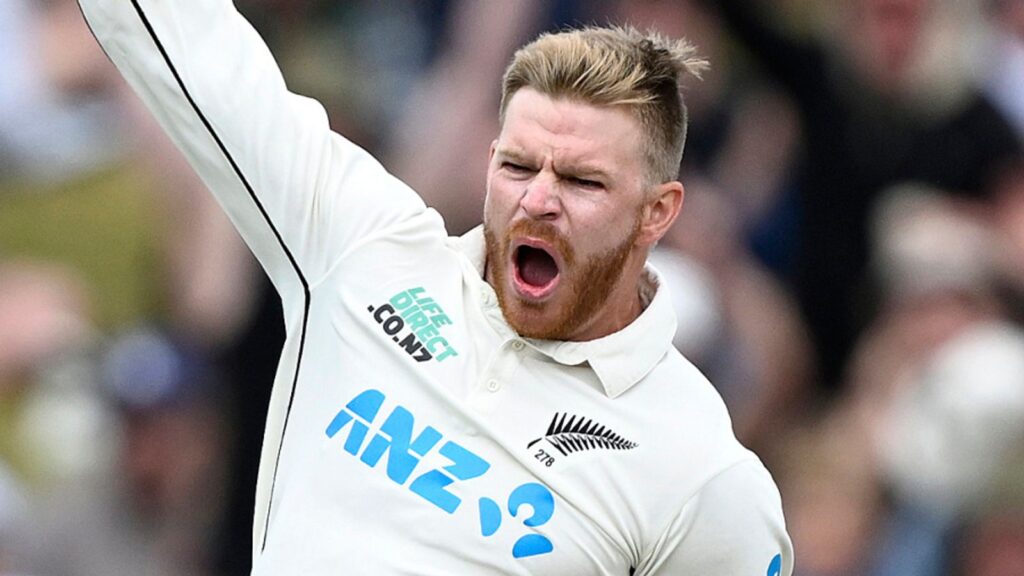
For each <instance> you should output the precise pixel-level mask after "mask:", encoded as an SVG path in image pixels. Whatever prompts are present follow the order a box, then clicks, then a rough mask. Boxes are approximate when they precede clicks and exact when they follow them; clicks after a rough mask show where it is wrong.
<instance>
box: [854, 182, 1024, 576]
mask: <svg viewBox="0 0 1024 576" xmlns="http://www.w3.org/2000/svg"><path fill="white" fill-rule="evenodd" d="M984 214H985V212H984V210H982V209H981V208H980V206H977V205H974V204H964V203H963V201H962V200H961V201H955V200H952V199H950V198H948V197H946V196H938V195H935V193H933V192H923V191H921V190H919V189H917V188H905V187H904V188H900V189H897V190H895V191H894V192H893V193H892V195H891V196H887V197H886V199H885V201H884V202H883V203H882V204H881V205H880V210H879V218H878V219H877V227H876V231H875V234H874V237H875V241H876V249H875V258H874V260H873V262H874V264H875V266H876V268H875V269H876V270H877V271H878V273H879V276H880V279H881V284H882V286H883V287H884V293H885V295H886V297H885V299H884V301H883V308H882V313H881V314H880V315H879V317H878V318H877V319H876V320H875V321H874V323H873V325H872V327H871V328H870V329H869V330H868V331H866V332H865V335H864V338H863V340H862V342H861V343H860V344H859V346H858V348H857V353H856V354H855V355H854V357H853V363H852V365H851V370H850V372H849V378H850V380H849V383H848V388H849V392H850V395H849V396H848V397H847V398H846V400H845V403H844V405H843V406H842V413H843V414H844V416H843V417H844V418H847V419H848V422H849V424H850V427H849V429H848V431H849V436H848V438H847V442H848V444H847V445H846V447H847V449H849V448H850V447H855V446H858V445H859V449H860V450H862V451H864V452H866V453H868V454H869V460H868V462H869V465H870V468H871V469H872V470H874V474H875V475H876V481H877V482H878V483H880V484H881V485H883V486H885V487H886V488H887V489H888V490H889V492H890V493H891V495H892V497H893V499H892V505H891V508H890V510H889V511H888V517H887V519H886V521H885V523H884V524H882V525H881V527H880V530H879V533H880V538H881V542H884V543H885V545H884V546H880V547H879V548H878V550H877V565H876V566H875V568H874V572H872V573H873V574H878V575H880V576H887V575H897V574H899V575H901V576H917V575H920V576H928V575H932V574H943V573H944V572H943V570H945V566H948V565H950V563H951V562H952V558H951V556H950V555H949V553H948V552H947V550H948V549H949V548H950V546H949V545H948V542H949V539H950V538H952V537H954V536H955V534H954V529H955V528H956V527H957V526H958V525H959V524H961V523H962V522H964V521H965V519H967V518H969V517H971V516H972V515H973V514H974V512H973V511H974V510H977V509H978V507H979V506H981V505H982V504H983V502H984V501H985V497H986V494H987V493H988V491H989V489H990V488H991V486H992V485H993V483H994V481H995V479H996V478H997V477H998V476H999V474H1000V473H1001V470H1002V468H1003V466H1004V465H1005V462H1006V461H1007V458H1008V457H1009V456H1010V455H1012V454H1013V453H1014V452H1015V451H1016V450H1017V449H1018V447H1019V446H1021V445H1022V443H1024V330H1022V329H1021V328H1020V327H1019V326H1018V325H1015V324H1013V323H1012V322H1010V321H1008V319H1007V317H1006V311H1005V308H1004V307H1003V306H1002V302H1001V301H1000V300H999V298H998V295H997V292H996V291H995V290H994V287H995V286H996V280H997V278H996V274H997V272H998V268H997V266H996V244H995V242H994V237H993V235H992V234H991V225H990V224H989V223H988V222H987V221H986V220H984V219H983V217H984Z"/></svg>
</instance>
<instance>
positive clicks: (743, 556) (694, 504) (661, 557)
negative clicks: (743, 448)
mask: <svg viewBox="0 0 1024 576" xmlns="http://www.w3.org/2000/svg"><path fill="white" fill-rule="evenodd" d="M792 572H793V545H792V544H791V543H790V540H789V536H788V535H787V534H786V526H785V520H784V519H783V516H782V501H781V499H780V498H779V491H778V489H777V488H776V487H775V482H774V481H773V480H772V477H771V475H770V474H769V473H768V471H767V470H766V469H765V468H764V466H763V465H762V464H761V463H760V462H759V461H758V460H756V459H750V460H745V461H743V462H741V463H739V464H735V465H733V466H732V467H730V468H727V469H726V470H724V471H723V472H721V473H720V474H718V475H717V476H715V477H714V478H712V479H711V480H710V481H709V482H708V483H707V484H705V485H704V487H703V488H702V489H701V490H700V491H699V492H698V493H697V494H695V495H694V496H693V497H692V498H691V499H690V500H689V502H687V503H686V505H685V506H684V507H683V509H682V511H681V512H680V513H679V515H678V516H677V517H676V518H675V519H674V520H673V521H672V523H671V525H670V526H669V527H668V530H667V531H666V532H665V534H664V535H663V536H662V538H661V540H660V541H659V542H658V544H657V546H656V547H655V550H654V551H653V553H652V554H651V555H650V556H649V557H648V558H647V559H646V560H645V561H644V562H643V563H642V564H641V566H639V567H638V569H637V571H636V574H637V576H640V575H643V576H654V575H657V576H669V575H671V576H677V575H687V574H694V575H696V574H714V575H715V576H790V575H791V574H792Z"/></svg>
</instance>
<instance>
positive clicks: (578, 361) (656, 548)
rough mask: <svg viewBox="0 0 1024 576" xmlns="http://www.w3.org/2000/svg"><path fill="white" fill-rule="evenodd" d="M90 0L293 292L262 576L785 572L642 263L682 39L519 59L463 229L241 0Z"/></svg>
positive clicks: (580, 34)
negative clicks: (477, 214)
mask: <svg viewBox="0 0 1024 576" xmlns="http://www.w3.org/2000/svg"><path fill="white" fill-rule="evenodd" d="M80 4H81V6H82V9H83V12H84V14H85V17H86V20H87V21H88V23H89V25H90V26H91V28H92V30H93V31H94V33H95V34H96V36H97V38H98V39H99V41H100V43H101V44H102V45H103V47H104V48H105V50H106V52H107V54H108V55H109V56H110V58H111V59H112V60H113V62H114V63H115V64H116V65H117V67H118V68H119V69H120V71H121V73H122V74H123V75H124V76H125V78H127V80H128V82H129V83H130V84H131V85H132V87H133V88H134V89H135V90H136V91H137V92H138V94H139V95H140V96H141V97H142V99H143V100H144V101H145V102H146V104H147V105H148V106H149V108H150V109H151V110H152V111H153V113H154V114H155V115H156V117H157V119H158V120H159V121H160V123H161V125H162V126H163V127H164V128H165V129H166V130H167V132H168V133H169V134H170V135H171V138H172V139H173V140H174V141H175V143H176V144H177V145H178V146H179V147H180V148H181V149H182V150H183V151H184V153H185V154H186V155H187V156H188V158H189V160H190V162H191V163H192V165H193V166H194V167H195V169H196V170H197V171H198V172H199V174H200V175H201V176H202V178H203V179H204V181H205V182H206V184H207V186H208V187H209V188H210V190H211V191H212V192H213V193H214V194H215V195H216V196H217V198H218V199H219V201H220V202H221V204H222V205H223V206H224V209H225V210H226V211H227V213H228V214H229V215H230V217H231V219H232V221H233V222H234V223H235V225H236V226H237V227H238V230H239V231H240V233H241V234H242V236H243V237H244V239H245V241H246V242H247V243H248V245H249V246H250V247H251V249H252V251H253V252H254V253H255V254H256V256H257V258H259V260H260V262H261V264H262V265H263V267H264V268H265V269H266V271H267V273H268V274H269V275H270V278H271V280H272V281H273V283H274V284H275V286H276V288H277V290H278V291H279V293H280V295H281V298H282V300H283V303H284V313H285V322H286V324H287V333H288V338H287V342H286V343H285V346H284V350H283V352H282V355H281V360H280V365H279V367H278V372H277V378H276V381H275V384H274V391H273V397H272V400H271V405H270V410H269V415H268V421H267V427H266V434H265V437H264V445H263V455H262V463H261V469H260V479H259V482H258V486H257V511H256V517H255V523H254V549H253V555H254V556H253V565H254V568H253V574H257V575H273V576H280V575H285V574H302V575H328V574H330V575H337V574H373V575H391V574H437V575H463V574H550V575H570V574H578V575H617V576H626V575H628V574H637V575H653V574H681V575H693V576H705V575H727V576H733V575H734V576H740V575H744V576H778V575H789V574H790V573H791V571H792V564H793V560H792V548H791V545H790V541H789V538H788V536H787V534H786V531H785V525H784V521H783V516H782V510H781V504H780V499H779V493H778V490H777V488H776V486H775V484H774V482H773V480H772V478H771V476H770V475H769V473H768V472H767V471H766V470H765V468H764V467H763V465H762V464H761V462H760V460H758V458H757V457H756V456H755V455H754V454H752V453H751V452H749V451H748V450H746V449H745V448H744V447H742V446H741V445H740V444H739V443H738V442H737V441H736V439H735V437H734V435H733V433H732V428H731V424H730V421H729V417H728V414H727V413H726V410H725V407H724V405H723V403H722V401H721V399H720V397H719V396H718V394H717V393H716V392H715V390H714V389H713V388H712V386H711V385H710V384H709V383H708V382H707V381H706V380H705V378H704V377H703V376H702V375H701V374H700V373H699V372H698V371H697V370H696V369H695V368H694V367H693V366H692V365H691V364H690V363H689V362H688V361H687V360H685V359H684V358H683V357H682V356H681V355H680V354H679V353H677V352H676V351H675V349H673V347H672V344H671V342H672V336H673V334H674V332H675V319H674V317H673V314H672V309H671V306H670V304H669V300H670V298H669V295H668V293H667V289H666V288H665V286H663V285H661V283H660V281H659V277H658V273H657V272H656V271H655V270H654V269H653V268H651V267H649V266H647V265H646V263H645V262H646V257H647V253H648V251H649V249H650V248H651V247H652V246H653V245H654V244H655V243H656V242H657V241H658V239H659V238H661V237H662V235H663V234H664V233H665V231H666V230H667V229H668V228H669V226H671V224H672V222H673V221H674V220H675V218H676V216H677V215H678V214H679V210H680V208H681V206H682V203H683V187H682V185H681V184H680V183H679V182H678V181H677V172H678V166H679V162H680V157H681V154H682V148H683V140H684V136H685V127H686V114H685V107H684V106H683V102H682V98H681V96H680V89H679V83H680V80H681V79H682V78H683V77H685V76H687V75H688V74H692V73H694V72H697V71H698V70H699V68H700V67H701V66H702V62H700V61H699V60H697V59H695V58H694V56H693V50H692V48H690V47H689V46H688V45H686V44H685V43H683V42H678V41H669V40H666V39H663V38H660V37H657V36H645V35H643V34H641V33H638V32H636V31H633V30H630V29H602V28H591V29H583V30H577V31H573V32H565V33H560V34H554V35H546V36H542V37H541V38H539V39H538V40H536V41H535V42H533V43H531V44H530V45H528V46H526V47H524V48H522V49H521V50H520V51H519V52H518V53H517V54H516V56H515V58H514V60H513V62H512V64H511V65H510V67H509V69H508V72H507V73H506V76H505V80H504V85H503V87H502V90H503V92H502V100H501V108H500V111H499V113H500V117H501V130H500V133H499V134H498V135H497V138H496V139H495V140H494V142H493V144H492V145H491V148H490V151H489V154H490V163H489V166H488V170H487V182H486V187H487V200H486V207H485V214H484V225H483V226H482V227H480V228H478V229H476V230H473V231H471V232H469V233H468V234H467V235H465V236H463V237H457V238H456V237H449V236H448V234H447V233H446V231H445V227H444V223H443V222H442V220H441V218H440V216H439V215H438V214H437V213H436V212H435V211H433V210H431V209H430V208H428V207H426V206H425V205H424V204H423V202H422V200H421V199H420V198H419V197H418V196H417V194H416V193H415V192H414V191H413V190H411V189H409V188H408V187H407V186H406V185H404V184H403V183H402V182H400V181H399V180H397V179H395V178H394V177H393V176H391V175H390V174H389V173H388V172H387V171H386V170H385V169H384V168H383V167H382V166H381V165H380V164H379V163H378V162H377V161H376V160H374V159H373V158H372V157H370V156H369V155H368V154H367V153H366V152H365V151H363V150H361V149H360V148H358V147H357V146H355V145H354V144H352V143H351V142H349V141H347V140H346V139H345V138H344V137H342V136H340V135H338V134H335V133H333V132H331V131H330V129H329V128H328V121H327V117H326V115H325V112H324V110H323V108H322V107H321V106H320V105H319V104H318V103H317V102H315V101H312V100H309V99H307V98H303V97H301V96H296V95H294V94H291V93H290V92H289V91H288V90H287V88H286V87H285V84H284V81H283V80H282V77H281V74H280V72H279V70H278V68H277V66H276V64H275V62H274V60H273V58H272V56H271V54H270V53H269V52H268V50H267V48H266V46H265V45H264V43H263V42H262V41H261V39H260V37H259V36H258V35H257V33H256V32H255V31H254V30H253V29H252V27H251V26H250V25H249V24H248V23H247V22H246V21H245V20H244V19H243V18H242V17H241V16H240V15H239V14H238V13H237V11H236V10H235V8H234V6H233V5H232V3H231V2H230V0H80ZM386 40H387V39H382V41H386ZM483 153H485V151H483V150H481V154H483Z"/></svg>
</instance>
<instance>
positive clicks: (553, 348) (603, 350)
mask: <svg viewBox="0 0 1024 576" xmlns="http://www.w3.org/2000/svg"><path fill="white" fill-rule="evenodd" d="M454 240H456V243H455V247H456V249H458V250H459V251H460V252H462V254H463V255H464V256H466V258H467V259H468V260H469V262H470V263H471V264H472V266H473V268H474V269H475V270H476V277H477V278H478V279H479V281H480V282H481V283H482V284H484V286H485V287H484V288H482V289H483V290H484V291H489V292H490V293H493V288H491V286H490V285H488V284H487V283H486V282H485V281H484V280H483V275H484V266H485V264H486V259H487V250H486V246H485V243H484V234H483V227H482V226H477V227H476V228H474V229H472V230H470V231H469V232H467V233H466V234H464V235H463V236H461V237H460V238H457V239H454ZM644 274H645V276H644V278H643V280H642V281H643V282H645V283H647V285H648V287H649V288H650V291H651V292H653V294H654V296H653V298H652V299H651V302H650V304H649V305H648V306H647V307H646V308H645V309H644V311H643V312H642V313H641V314H640V316H639V317H637V318H636V319H635V320H633V322H632V323H630V324H629V325H628V326H626V327H625V328H623V329H622V330H619V331H618V332H614V333H612V334H609V335H607V336H604V337H602V338H598V339H596V340H590V341H587V342H564V341H555V340H533V339H527V341H528V342H529V343H530V344H531V345H532V346H533V348H535V349H536V350H538V351H539V352H541V353H543V354H545V355H546V356H548V357H550V358H551V359H553V360H554V361H556V362H558V363H559V364H563V365H567V366H578V365H581V364H588V365H589V366H590V367H591V369H592V370H593V371H594V373H595V374H596V375H597V378H598V380H600V382H601V385H602V387H603V388H604V392H605V394H606V395H607V396H608V397H609V398H615V397H617V396H619V395H621V394H622V393H624V392H625V391H627V390H629V389H630V388H631V387H633V385H635V384H636V383H637V382H639V381H640V380H642V379H643V378H644V376H646V375H647V374H649V373H650V372H651V370H653V369H654V367H655V366H656V365H657V364H658V362H660V361H661V359H662V358H663V357H664V356H665V354H666V353H667V352H668V351H669V348H670V347H671V346H672V338H673V337H674V335H675V332H676V317H675V312H674V311H673V309H672V305H671V297H670V295H669V293H668V288H667V287H666V286H665V285H664V282H663V281H662V280H661V275H660V274H659V273H658V271H657V270H656V269H655V268H654V267H653V266H651V265H650V264H647V266H646V267H645V269H644ZM495 302H496V299H495V298H487V299H484V300H483V301H482V303H481V306H482V307H484V308H485V310H484V314H485V316H487V317H488V318H489V319H491V322H492V323H498V325H497V326H495V328H497V329H498V330H499V331H500V332H505V333H510V334H512V333H513V331H512V329H511V328H510V327H509V326H508V324H507V323H506V322H505V320H504V317H502V315H501V313H500V308H498V306H497V304H496V303H495ZM495 308H498V310H497V311H495V310H494V309H495Z"/></svg>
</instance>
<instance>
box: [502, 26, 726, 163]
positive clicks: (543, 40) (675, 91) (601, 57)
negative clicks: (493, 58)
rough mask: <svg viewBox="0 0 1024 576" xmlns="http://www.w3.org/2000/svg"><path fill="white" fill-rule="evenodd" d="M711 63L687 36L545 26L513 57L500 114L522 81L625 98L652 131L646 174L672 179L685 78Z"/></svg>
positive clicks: (606, 98) (575, 93)
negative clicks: (547, 29) (560, 29)
mask: <svg viewBox="0 0 1024 576" xmlns="http://www.w3.org/2000/svg"><path fill="white" fill-rule="evenodd" d="M707 66H708V63H707V61H706V60H704V59H702V58H699V57H697V56H696V49H695V48H694V47H693V46H692V45H691V44H690V43H688V42H687V41H686V40H671V39H668V38H666V37H664V36H661V35H660V34H656V33H651V32H648V33H641V32H639V31H637V30H636V29H635V28H632V27H608V28H603V27H586V28H580V29H574V30H567V31H563V32H557V33H546V34H542V35H541V36H540V37H538V38H537V39H536V40H534V41H533V42H531V43H529V44H527V45H526V46H524V47H522V48H520V49H519V50H518V51H517V52H516V53H515V56H513V57H512V63H511V64H509V67H508V69H507V70H506V71H505V76H504V79H503V81H502V93H501V106H500V108H499V118H500V121H501V123H502V124H504V122H505V111H506V109H507V107H508V104H509V101H510V100H511V99H512V96H513V95H514V94H515V93H516V92H517V91H518V90H519V89H520V88H524V87H529V88H532V89H534V90H537V91H538V92H540V93H541V94H545V95H547V96H550V97H553V98H559V97H561V98H570V99H576V100H580V101H582V102H584V103H587V104H591V105H595V106H626V107H628V108H629V109H630V110H632V111H633V112H634V114H635V115H636V117H637V119H638V120H639V123H640V127H641V129H642V130H643V131H644V133H646V135H647V136H646V137H645V138H644V145H645V150H644V153H645V156H646V160H647V164H648V169H649V175H648V176H649V177H650V178H651V179H652V180H654V181H657V182H659V183H660V182H669V181H671V180H675V179H676V178H677V177H678V175H679V164H680V162H681V161H682V157H683V144H684V142H685V141H686V122H687V115H686V105H685V103H684V102H683V96H682V92H681V90H680V88H681V80H682V79H683V78H684V77H685V76H687V75H692V76H694V77H697V78H700V74H701V73H702V72H703V71H704V70H705V69H706V68H707Z"/></svg>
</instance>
